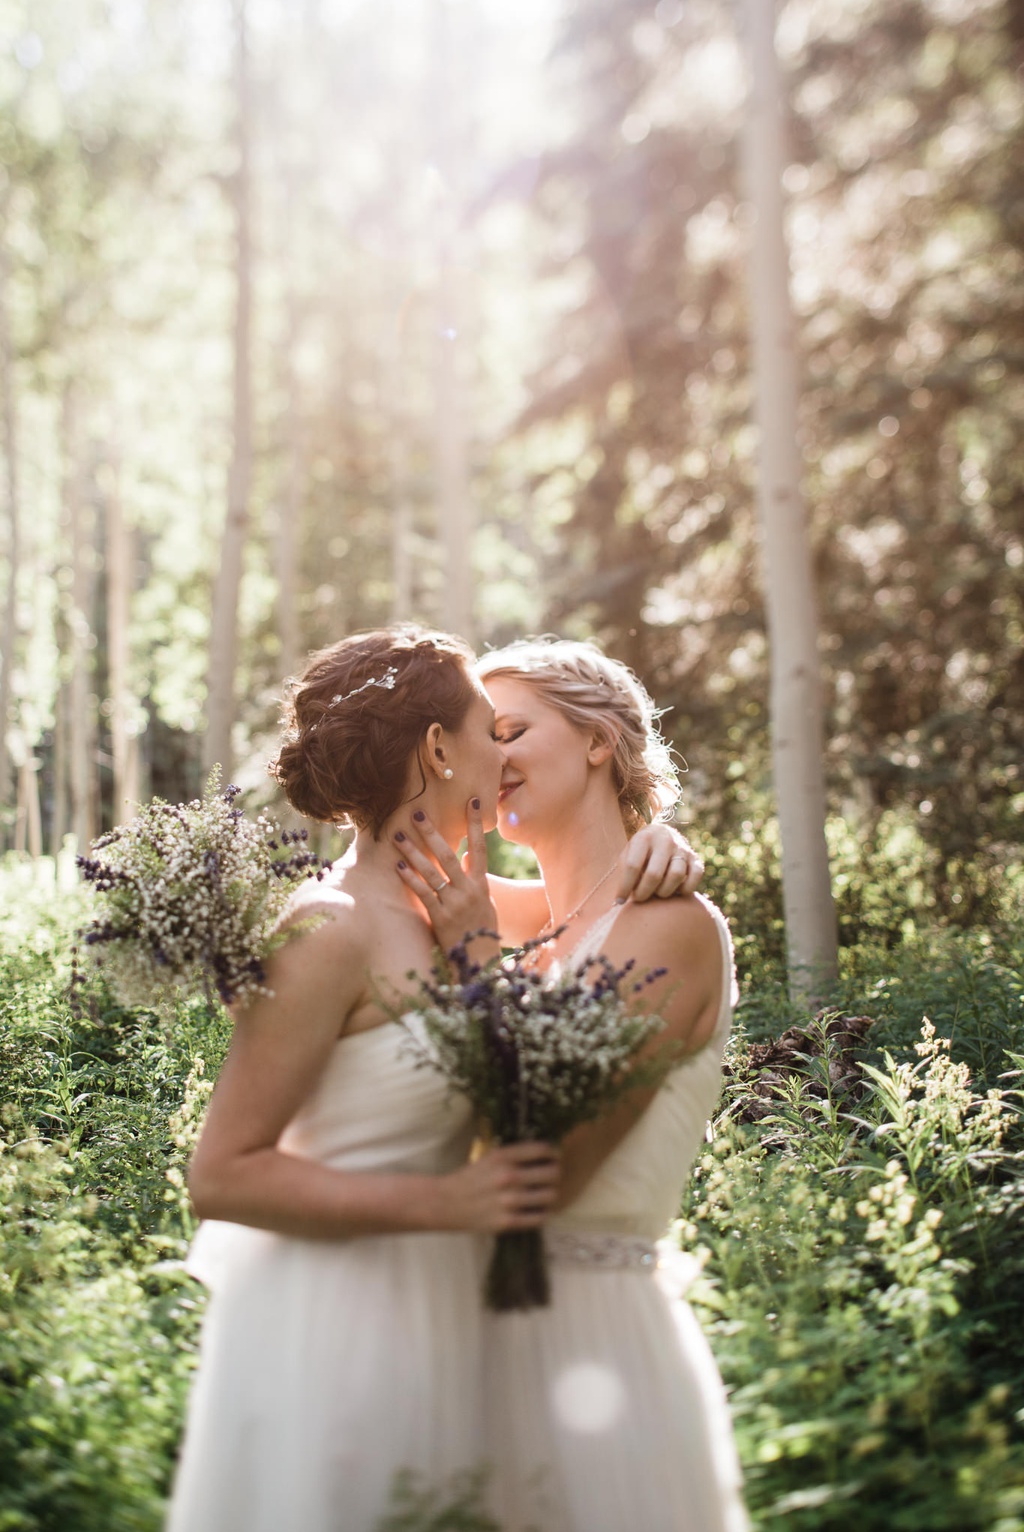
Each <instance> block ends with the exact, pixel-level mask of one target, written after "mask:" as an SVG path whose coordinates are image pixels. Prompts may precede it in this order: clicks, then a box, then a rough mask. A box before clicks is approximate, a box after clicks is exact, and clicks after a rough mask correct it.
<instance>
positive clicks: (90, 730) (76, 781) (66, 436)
mask: <svg viewBox="0 0 1024 1532" xmlns="http://www.w3.org/2000/svg"><path fill="white" fill-rule="evenodd" d="M61 414H62V421H61V435H62V438H63V450H64V508H65V516H66V520H67V528H68V537H69V541H70V545H71V601H70V608H69V611H68V623H67V626H68V640H69V659H70V676H69V680H68V757H69V758H68V778H69V786H70V797H71V830H72V833H73V834H74V836H75V838H76V840H77V842H78V850H79V852H80V853H84V851H85V849H86V847H87V846H88V845H89V842H90V841H91V840H92V839H93V838H94V836H95V834H96V821H95V791H94V780H95V751H96V726H95V720H94V717H93V703H94V701H95V698H94V696H93V694H92V690H91V681H92V669H93V659H92V657H93V652H94V650H95V636H94V634H93V632H92V624H91V621H90V618H91V614H92V596H93V568H92V558H91V553H92V550H91V547H90V541H89V536H90V532H91V530H92V517H91V514H90V511H91V508H88V507H86V504H85V498H84V495H83V493H82V467H81V462H80V460H79V443H78V422H77V418H76V402H75V397H74V393H73V389H72V385H71V384H70V383H68V384H67V385H66V386H65V389H64V397H63V400H62V409H61Z"/></svg>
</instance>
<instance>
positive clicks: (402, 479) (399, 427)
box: [385, 314, 413, 622]
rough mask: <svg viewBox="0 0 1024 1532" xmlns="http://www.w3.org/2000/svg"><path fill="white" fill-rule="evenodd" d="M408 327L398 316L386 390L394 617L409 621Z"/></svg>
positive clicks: (411, 559) (411, 525) (411, 523)
mask: <svg viewBox="0 0 1024 1532" xmlns="http://www.w3.org/2000/svg"><path fill="white" fill-rule="evenodd" d="M404 342H405V330H404V324H403V316H402V315H401V314H399V315H398V317H397V318H396V321H395V324H394V327H393V329H392V334H391V344H390V346H389V347H388V349H387V359H386V369H387V370H386V375H385V376H386V386H385V394H386V397H387V400H388V411H389V414H390V417H391V418H390V428H391V438H390V441H389V444H388V448H389V454H388V455H389V464H388V467H389V471H390V475H391V591H392V594H391V620H392V622H408V621H409V619H410V618H411V616H412V608H413V583H412V571H413V558H412V533H413V517H412V501H411V496H410V493H409V444H408V435H407V433H408V430H409V411H408V407H407V392H406V384H405V379H406V359H405V354H404V353H405V344H404Z"/></svg>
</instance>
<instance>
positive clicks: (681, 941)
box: [613, 894, 721, 963]
mask: <svg viewBox="0 0 1024 1532" xmlns="http://www.w3.org/2000/svg"><path fill="white" fill-rule="evenodd" d="M613 940H614V943H615V945H616V946H617V947H619V946H621V947H624V948H625V947H632V948H633V949H634V950H636V951H637V952H638V953H639V951H643V952H644V953H646V952H648V951H653V950H654V949H660V950H663V951H664V953H665V958H664V959H663V961H664V962H666V963H667V962H668V961H669V959H670V957H671V956H672V955H673V954H677V955H679V956H684V955H685V957H686V958H687V959H688V960H690V961H692V960H693V959H694V958H699V957H702V956H707V957H708V958H711V957H714V958H716V959H717V957H718V956H719V954H720V952H721V938H720V936H719V933H718V926H717V923H716V921H715V917H714V915H713V913H712V906H711V905H710V904H709V903H708V901H707V900H706V899H704V898H702V897H701V896H700V895H699V894H687V895H686V896H685V897H684V898H681V899H650V900H648V901H647V903H646V904H629V905H627V906H626V908H625V909H624V910H623V911H622V914H621V915H620V916H619V918H618V920H617V921H616V922H615V926H614V929H613Z"/></svg>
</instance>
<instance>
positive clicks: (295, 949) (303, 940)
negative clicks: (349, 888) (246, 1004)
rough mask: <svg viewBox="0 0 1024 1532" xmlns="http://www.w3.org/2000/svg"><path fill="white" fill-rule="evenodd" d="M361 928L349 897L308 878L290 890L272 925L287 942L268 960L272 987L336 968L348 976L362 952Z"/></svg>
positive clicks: (362, 922)
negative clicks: (280, 915)
mask: <svg viewBox="0 0 1024 1532" xmlns="http://www.w3.org/2000/svg"><path fill="white" fill-rule="evenodd" d="M364 926H365V920H364V917H363V914H362V911H361V910H360V908H359V906H358V905H357V902H356V901H355V900H354V899H353V898H352V897H351V895H350V894H347V893H345V892H344V890H343V889H340V888H338V887H335V886H331V885H330V884H325V883H318V882H317V881H316V880H315V879H310V880H309V882H308V883H305V884H303V885H302V886H301V887H300V888H298V889H296V890H295V892H294V894H293V895H292V897H291V899H290V900H289V902H288V908H287V910H286V911H285V914H284V917H283V918H282V920H281V922H280V924H279V926H278V930H279V931H281V932H286V933H287V936H288V939H287V941H285V942H283V943H282V945H281V946H280V947H278V949H277V950H276V951H275V952H274V954H273V956H272V958H271V959H270V961H269V964H268V977H269V978H270V982H271V985H272V987H273V988H274V989H275V990H277V989H278V988H279V987H280V985H281V984H282V983H284V984H285V985H290V984H292V983H300V984H303V983H305V984H308V983H309V982H310V981H311V980H314V979H315V978H316V977H319V976H320V975H324V976H328V975H332V974H336V973H337V971H338V970H339V969H344V970H345V971H346V972H348V973H352V972H353V971H354V970H355V969H356V968H357V966H358V961H359V959H360V957H361V955H362V954H363V953H364V952H365V950H366V943H367V933H366V931H365V929H364Z"/></svg>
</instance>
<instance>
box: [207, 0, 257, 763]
mask: <svg viewBox="0 0 1024 1532" xmlns="http://www.w3.org/2000/svg"><path fill="white" fill-rule="evenodd" d="M232 9H233V13H234V20H235V98H236V147H237V165H236V173H235V176H234V182H233V192H234V196H233V201H234V212H235V322H234V369H233V376H234V391H233V406H232V439H231V463H230V468H229V471H228V487H227V514H226V517H225V521H224V532H223V536H222V538H221V552H220V565H219V567H218V570H217V577H216V580H215V582H214V591H213V612H212V614H211V622H210V662H209V669H208V673H207V697H206V738H205V742H204V757H205V764H206V767H207V770H209V768H210V767H211V766H214V765H215V764H217V763H219V764H220V766H221V767H222V769H223V773H224V776H225V778H227V777H228V776H230V773H231V771H232V768H233V764H234V762H233V753H232V744H231V736H232V731H233V727H234V722H235V671H236V668H237V663H238V597H239V591H240V589H241V584H242V560H243V555H244V551H245V540H246V536H247V534H248V529H249V490H250V485H251V481H252V364H251V352H252V218H251V208H250V200H251V165H250V160H251V126H252V125H251V116H252V112H251V100H250V96H251V84H250V79H249V57H248V52H249V50H248V33H247V26H246V0H232Z"/></svg>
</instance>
